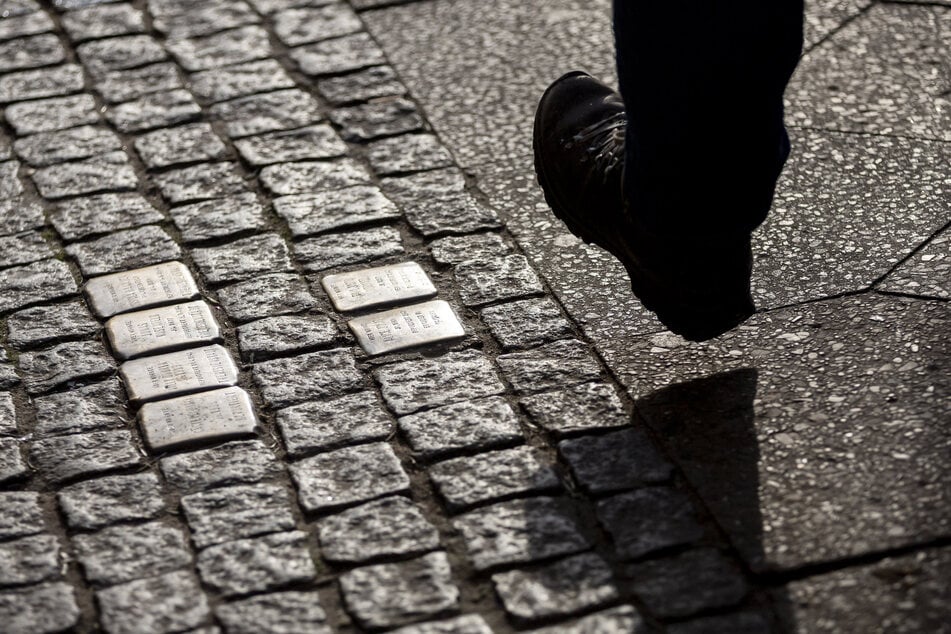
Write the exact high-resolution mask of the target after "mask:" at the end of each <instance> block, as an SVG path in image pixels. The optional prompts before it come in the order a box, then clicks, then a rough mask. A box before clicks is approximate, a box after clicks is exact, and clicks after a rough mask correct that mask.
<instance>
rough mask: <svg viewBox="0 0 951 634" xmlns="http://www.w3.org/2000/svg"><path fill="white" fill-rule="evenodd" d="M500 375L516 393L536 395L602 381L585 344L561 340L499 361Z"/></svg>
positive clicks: (505, 355)
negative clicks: (569, 386)
mask: <svg viewBox="0 0 951 634" xmlns="http://www.w3.org/2000/svg"><path fill="white" fill-rule="evenodd" d="M498 363H499V367H500V368H502V374H503V375H504V376H505V378H506V379H508V381H509V382H510V383H511V384H512V387H514V388H515V389H516V390H517V391H519V392H523V393H524V392H535V391H539V390H545V389H553V388H560V387H563V386H566V385H571V384H573V383H585V382H587V381H594V380H596V379H599V378H601V366H600V365H599V364H598V361H597V359H595V358H594V357H593V356H592V355H591V352H590V350H589V348H588V346H587V345H585V344H584V343H582V342H580V341H578V340H577V339H564V340H562V341H556V342H555V343H550V344H547V345H544V346H541V347H539V348H533V349H531V350H526V351H524V352H509V353H507V354H503V355H500V356H499V358H498Z"/></svg>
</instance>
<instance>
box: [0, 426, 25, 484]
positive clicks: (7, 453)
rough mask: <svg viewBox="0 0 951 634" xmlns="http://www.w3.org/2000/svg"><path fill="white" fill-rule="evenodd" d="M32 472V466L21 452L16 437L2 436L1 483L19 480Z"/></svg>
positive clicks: (0, 443) (0, 445) (0, 452)
mask: <svg viewBox="0 0 951 634" xmlns="http://www.w3.org/2000/svg"><path fill="white" fill-rule="evenodd" d="M29 473H30V468H29V467H28V466H27V464H26V461H25V460H24V459H23V456H22V455H21V454H20V443H19V442H18V441H17V439H16V438H2V437H0V483H3V482H7V481H9V480H18V479H20V478H23V477H25V476H27V475H29Z"/></svg>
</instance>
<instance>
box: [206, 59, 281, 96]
mask: <svg viewBox="0 0 951 634" xmlns="http://www.w3.org/2000/svg"><path fill="white" fill-rule="evenodd" d="M188 86H189V88H190V89H191V91H192V94H194V95H195V96H196V97H198V99H200V100H202V101H207V102H211V103H216V102H219V101H225V100H227V99H234V98H235V97H244V96H247V95H251V94H254V93H258V92H268V91H270V90H278V89H280V88H294V87H295V85H294V80H293V79H291V78H290V77H289V76H288V74H287V72H286V71H285V70H284V68H283V67H282V66H281V65H280V64H279V63H278V61H277V60H274V59H265V60H261V61H259V62H248V63H245V64H238V65H236V66H228V67H225V68H216V69H214V70H206V71H202V72H200V73H195V74H194V75H192V76H191V77H189V80H188Z"/></svg>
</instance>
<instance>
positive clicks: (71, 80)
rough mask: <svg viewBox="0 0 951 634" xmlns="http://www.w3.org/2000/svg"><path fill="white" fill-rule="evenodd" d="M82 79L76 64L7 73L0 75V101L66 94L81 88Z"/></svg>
mask: <svg viewBox="0 0 951 634" xmlns="http://www.w3.org/2000/svg"><path fill="white" fill-rule="evenodd" d="M83 81H84V80H83V71H82V68H81V67H80V66H79V65H77V64H63V65H62V66H55V67H53V68H43V69H40V70H27V71H21V72H18V73H8V74H6V75H3V76H2V77H0V103H6V102H10V101H24V100H26V99H40V98H42V97H58V96H60V95H68V94H70V93H73V92H77V91H79V90H82V88H83Z"/></svg>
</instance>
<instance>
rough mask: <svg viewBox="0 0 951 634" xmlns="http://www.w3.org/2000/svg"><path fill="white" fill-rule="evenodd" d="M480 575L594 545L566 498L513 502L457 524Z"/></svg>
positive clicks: (476, 512) (460, 518)
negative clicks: (582, 528) (500, 567)
mask: <svg viewBox="0 0 951 634" xmlns="http://www.w3.org/2000/svg"><path fill="white" fill-rule="evenodd" d="M453 525H454V526H455V527H456V528H457V529H458V530H459V531H460V532H461V533H462V535H463V538H464V539H465V542H466V549H467V551H468V553H469V559H470V560H471V561H472V565H473V566H474V567H475V568H476V570H480V571H482V570H488V569H490V568H494V567H496V566H501V565H505V564H515V563H527V562H532V561H538V560H540V559H547V558H549V557H554V556H555V555H570V554H573V553H577V552H580V551H582V550H586V549H588V548H589V547H590V546H591V544H590V542H589V540H588V539H587V538H586V537H585V536H584V535H582V534H581V532H580V531H579V529H578V518H577V517H576V515H575V512H574V510H573V509H572V508H571V505H570V503H569V502H568V500H567V499H565V498H552V497H538V498H528V499H524V500H511V501H508V502H501V503H499V504H494V505H492V506H486V507H483V508H479V509H476V510H474V511H469V512H468V513H465V514H463V515H460V516H458V517H456V518H455V519H454V520H453Z"/></svg>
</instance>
